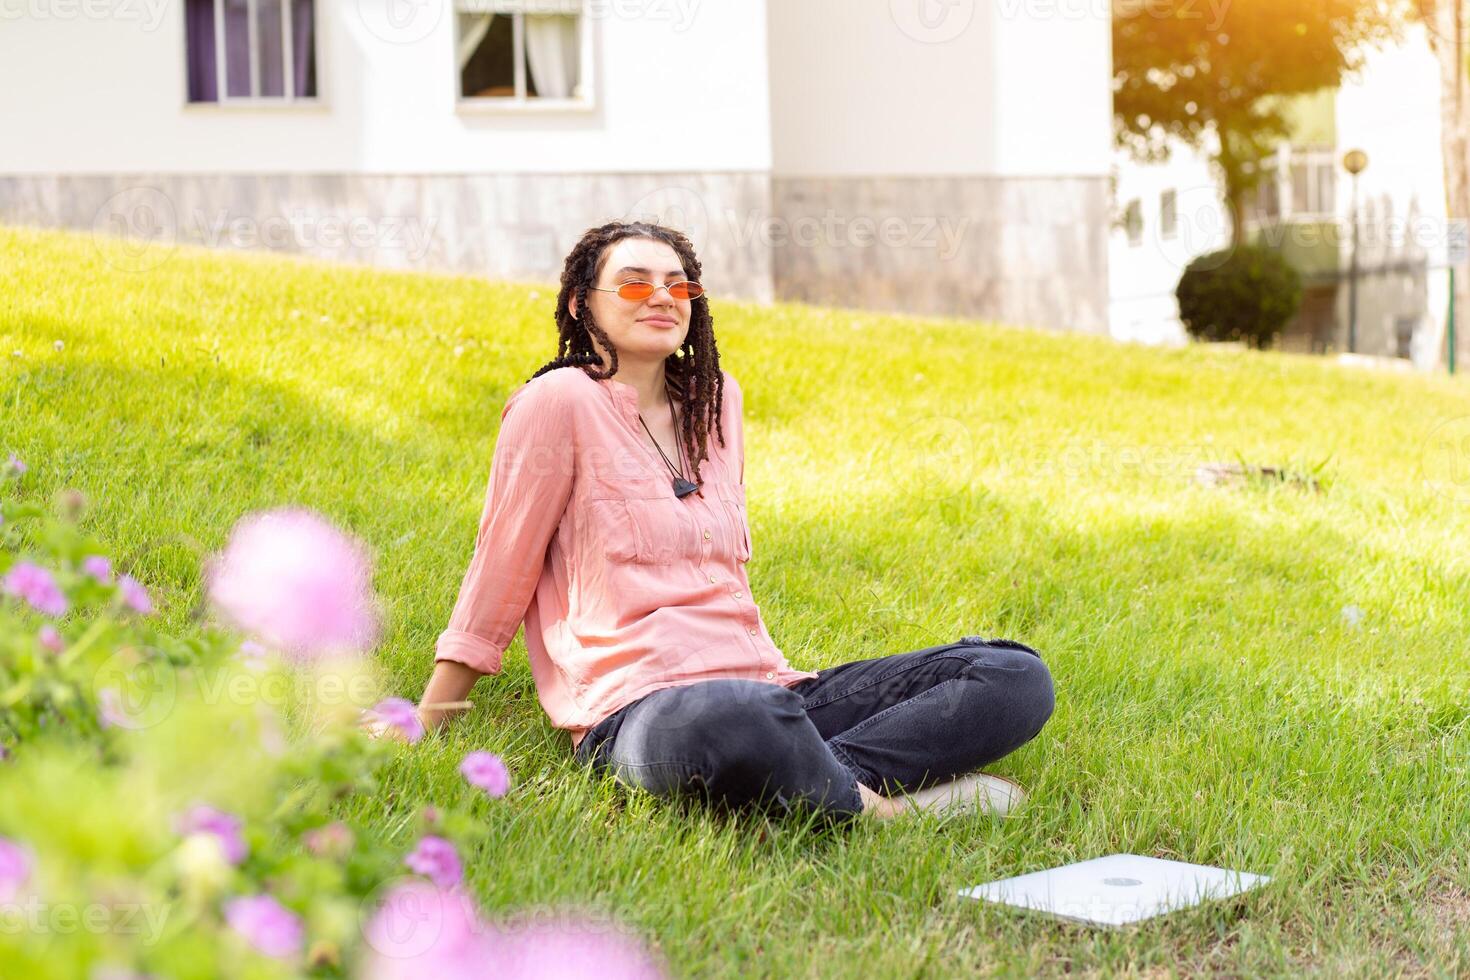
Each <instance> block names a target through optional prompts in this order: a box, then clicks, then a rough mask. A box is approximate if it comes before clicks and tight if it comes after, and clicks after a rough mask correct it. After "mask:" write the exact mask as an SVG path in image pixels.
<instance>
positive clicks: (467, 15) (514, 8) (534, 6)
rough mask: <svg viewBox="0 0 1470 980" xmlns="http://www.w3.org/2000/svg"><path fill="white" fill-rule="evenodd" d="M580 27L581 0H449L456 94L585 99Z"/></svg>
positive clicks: (490, 97)
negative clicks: (452, 10)
mask: <svg viewBox="0 0 1470 980" xmlns="http://www.w3.org/2000/svg"><path fill="white" fill-rule="evenodd" d="M586 27H587V18H586V17H584V16H583V12H582V2H581V0H454V43H455V63H456V68H457V69H458V74H459V81H458V84H459V92H458V96H459V98H460V100H462V101H474V102H480V101H491V100H494V101H498V102H520V103H532V102H547V101H550V100H557V101H561V102H583V101H586V99H587V94H588V92H587V88H588V87H587V85H586V84H585V79H586V78H587V77H588V75H589V74H590V71H589V66H588V64H587V60H588V59H587V53H588V49H589V45H588V44H587V38H586V36H585V32H586Z"/></svg>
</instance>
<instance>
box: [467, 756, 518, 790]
mask: <svg viewBox="0 0 1470 980" xmlns="http://www.w3.org/2000/svg"><path fill="white" fill-rule="evenodd" d="M459 771H460V773H461V774H463V776H464V778H465V779H467V780H469V783H470V785H471V786H477V787H479V788H480V789H483V790H484V791H485V792H486V793H487V794H489V795H490V796H504V795H505V794H506V792H507V791H509V789H510V773H509V772H508V771H507V770H506V768H505V763H504V762H502V761H501V759H500V756H498V755H496V754H495V753H493V752H471V753H470V754H468V755H466V756H465V757H464V761H462V762H461V763H460V764H459Z"/></svg>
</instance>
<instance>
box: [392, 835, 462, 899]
mask: <svg viewBox="0 0 1470 980" xmlns="http://www.w3.org/2000/svg"><path fill="white" fill-rule="evenodd" d="M403 863H404V864H406V865H408V867H409V869H410V870H412V871H416V872H418V873H419V874H421V875H423V876H424V877H426V878H428V879H429V880H430V881H432V882H433V883H434V884H436V885H438V886H439V887H440V888H451V887H453V886H455V885H457V884H459V882H460V879H461V877H463V875H464V870H463V869H462V868H461V867H460V863H459V854H458V853H456V852H455V850H454V845H453V844H451V843H450V842H449V841H447V840H445V839H444V838H443V837H436V836H435V835H433V834H426V835H424V836H423V837H422V838H420V839H419V846H418V847H416V848H414V849H413V851H412V852H411V853H410V854H409V855H408V856H407V857H405V858H404V859H403Z"/></svg>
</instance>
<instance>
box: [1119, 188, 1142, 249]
mask: <svg viewBox="0 0 1470 980" xmlns="http://www.w3.org/2000/svg"><path fill="white" fill-rule="evenodd" d="M1123 227H1124V228H1126V229H1128V244H1129V245H1142V244H1143V202H1142V201H1140V200H1139V199H1138V198H1136V197H1135V198H1134V199H1133V200H1131V201H1129V202H1128V207H1127V209H1126V210H1124V212H1123Z"/></svg>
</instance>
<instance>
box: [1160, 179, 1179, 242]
mask: <svg viewBox="0 0 1470 980" xmlns="http://www.w3.org/2000/svg"><path fill="white" fill-rule="evenodd" d="M1178 234H1179V192H1178V191H1175V190H1172V189H1170V190H1167V191H1164V193H1162V194H1160V195H1159V235H1160V236H1161V237H1163V238H1173V237H1174V236H1176V235H1178Z"/></svg>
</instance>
